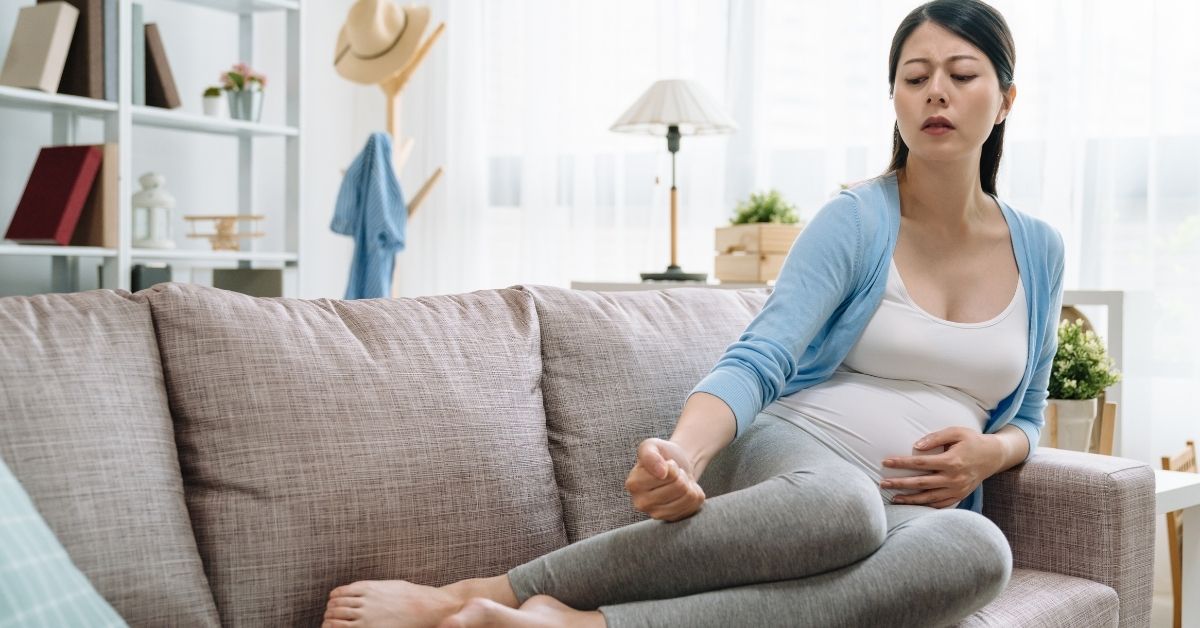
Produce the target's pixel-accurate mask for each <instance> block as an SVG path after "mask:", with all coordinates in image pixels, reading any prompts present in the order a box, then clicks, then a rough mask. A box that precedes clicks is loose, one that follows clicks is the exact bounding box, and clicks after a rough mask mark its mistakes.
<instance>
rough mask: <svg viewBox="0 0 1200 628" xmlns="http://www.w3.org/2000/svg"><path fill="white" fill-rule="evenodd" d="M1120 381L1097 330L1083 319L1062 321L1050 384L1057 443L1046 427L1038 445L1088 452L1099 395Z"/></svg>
mask: <svg viewBox="0 0 1200 628" xmlns="http://www.w3.org/2000/svg"><path fill="white" fill-rule="evenodd" d="M1119 381H1121V374H1120V372H1118V371H1116V370H1114V369H1113V361H1112V358H1110V357H1108V354H1107V353H1106V352H1105V350H1104V345H1102V344H1100V339H1099V338H1098V337H1097V336H1096V334H1095V332H1093V331H1090V330H1084V328H1083V320H1082V319H1078V318H1077V319H1075V320H1074V321H1066V320H1064V321H1061V322H1059V324H1058V351H1057V352H1056V353H1055V354H1054V364H1053V365H1052V367H1051V369H1050V383H1049V385H1048V386H1047V389H1048V393H1049V397H1050V403H1052V404H1054V406H1055V410H1056V415H1057V419H1056V420H1057V421H1058V442H1057V443H1051V439H1050V437H1049V431H1050V430H1046V429H1043V430H1042V438H1041V440H1040V441H1039V444H1040V445H1047V446H1052V447H1058V448H1061V449H1072V450H1075V451H1084V452H1086V451H1088V447H1089V445H1090V444H1091V442H1092V428H1093V427H1094V425H1095V421H1096V409H1097V405H1098V404H1097V397H1099V396H1100V393H1102V392H1104V389H1106V388H1108V387H1109V386H1112V385H1113V384H1115V383H1117V382H1119Z"/></svg>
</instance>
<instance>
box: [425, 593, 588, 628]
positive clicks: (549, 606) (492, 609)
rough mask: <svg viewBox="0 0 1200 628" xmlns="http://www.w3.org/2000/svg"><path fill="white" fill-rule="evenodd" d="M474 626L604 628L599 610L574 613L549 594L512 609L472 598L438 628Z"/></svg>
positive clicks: (536, 596) (471, 627)
mask: <svg viewBox="0 0 1200 628" xmlns="http://www.w3.org/2000/svg"><path fill="white" fill-rule="evenodd" d="M476 626H488V627H489V628H490V627H493V626H495V627H500V628H503V627H505V626H512V627H514V628H516V627H522V628H560V627H565V628H605V622H604V616H603V615H601V614H600V612H599V611H577V610H575V609H573V608H571V607H570V606H567V605H566V604H563V603H562V602H559V601H558V600H556V599H554V598H552V597H550V596H549V595H535V596H533V597H531V598H529V599H528V600H526V601H525V603H524V604H522V605H521V608H519V609H514V608H509V607H507V606H504V605H503V604H498V603H496V602H493V601H492V600H487V599H484V598H471V599H470V600H468V601H467V603H466V604H465V605H463V607H462V610H460V611H459V612H457V613H455V614H453V615H451V616H449V617H447V618H446V619H445V620H443V621H442V623H440V624H438V626H437V628H473V627H476Z"/></svg>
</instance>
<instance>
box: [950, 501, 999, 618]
mask: <svg viewBox="0 0 1200 628" xmlns="http://www.w3.org/2000/svg"><path fill="white" fill-rule="evenodd" d="M936 514H937V515H938V516H937V517H935V518H936V519H938V521H936V527H937V529H938V530H939V531H940V532H942V533H943V534H944V535H945V536H944V537H943V538H944V541H943V547H947V548H949V547H954V548H956V549H957V550H958V551H957V552H956V553H955V555H956V556H959V557H961V560H962V564H963V569H964V570H965V573H964V574H963V576H964V577H963V579H962V583H963V584H965V585H967V586H970V587H971V588H972V590H974V591H975V592H977V593H978V595H979V596H980V598H981V599H986V600H991V599H993V598H995V597H996V596H997V595H999V594H1000V592H1001V591H1003V590H1004V587H1006V586H1008V581H1009V579H1010V578H1011V577H1012V548H1011V547H1010V546H1009V544H1008V539H1007V538H1005V536H1004V533H1003V532H1001V531H1000V528H998V527H996V524H995V523H993V522H992V521H991V520H990V519H988V518H987V517H984V516H983V515H980V514H979V513H976V512H972V511H968V510H960V509H944V510H940V511H938V513H936ZM930 523H931V524H934V523H935V522H934V521H932V520H931V521H930Z"/></svg>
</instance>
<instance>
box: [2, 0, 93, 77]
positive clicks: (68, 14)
mask: <svg viewBox="0 0 1200 628" xmlns="http://www.w3.org/2000/svg"><path fill="white" fill-rule="evenodd" d="M78 19H79V10H78V9H76V8H75V7H73V6H71V5H69V4H67V3H66V2H61V1H60V2H47V3H46V4H38V5H35V6H31V7H24V8H22V9H21V11H20V13H18V14H17V26H16V28H14V29H13V36H12V41H10V42H9V44H8V55H7V56H5V58H4V68H3V69H2V70H0V85H8V86H9V87H25V88H28V89H37V90H41V91H43V92H46V93H50V94H53V93H55V92H57V91H58V84H59V82H60V80H61V79H62V74H63V65H64V64H66V61H67V51H68V50H70V47H71V35H72V33H74V32H75V22H76V20H78Z"/></svg>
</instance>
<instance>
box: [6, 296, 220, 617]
mask: <svg viewBox="0 0 1200 628" xmlns="http://www.w3.org/2000/svg"><path fill="white" fill-rule="evenodd" d="M0 458H3V459H4V460H5V461H6V462H7V463H8V466H9V468H10V469H12V472H13V475H15V476H16V477H17V479H18V480H19V481H20V482H21V485H22V486H23V487H24V489H25V491H26V492H27V493H28V494H29V496H30V498H31V499H32V500H33V503H34V505H35V506H36V507H37V509H38V511H39V512H40V513H41V515H42V517H43V518H44V519H45V520H46V523H47V524H48V525H49V526H50V529H51V530H53V532H54V534H55V536H57V537H58V540H59V541H60V542H61V543H62V544H63V546H64V547H65V548H66V550H67V553H68V554H69V555H70V557H71V560H72V561H73V562H74V563H75V565H76V566H77V567H78V568H79V569H80V571H82V572H83V573H84V575H86V576H87V577H88V579H89V580H90V581H91V583H92V585H94V586H95V588H96V590H97V591H98V592H99V593H100V594H101V595H102V596H104V598H105V599H106V600H108V602H109V603H110V604H111V605H112V606H113V608H114V609H116V611H117V612H118V613H120V614H121V616H122V617H124V618H125V620H126V621H128V622H129V623H130V624H131V625H134V626H215V625H217V610H216V607H215V606H214V605H213V599H212V594H211V593H210V592H209V589H208V583H207V581H206V580H205V577H204V570H203V566H202V565H201V562H200V555H199V554H198V553H197V551H196V539H195V538H194V537H193V536H192V526H191V523H190V521H189V519H188V512H187V506H186V504H185V503H184V496H183V483H182V481H181V480H180V476H179V460H178V458H177V456H176V450H175V435H174V432H173V431H172V427H171V415H170V413H169V411H168V408H167V393H166V389H165V388H164V387H163V376H162V368H161V365H160V363H159V356H158V345H157V343H156V342H155V339H154V326H153V324H152V323H151V320H150V308H149V307H148V306H147V305H146V304H145V303H142V302H139V301H137V300H135V299H134V298H132V297H131V295H130V294H129V293H128V292H115V291H112V290H93V291H89V292H80V293H73V294H45V295H38V296H32V297H6V298H3V299H0Z"/></svg>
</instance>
